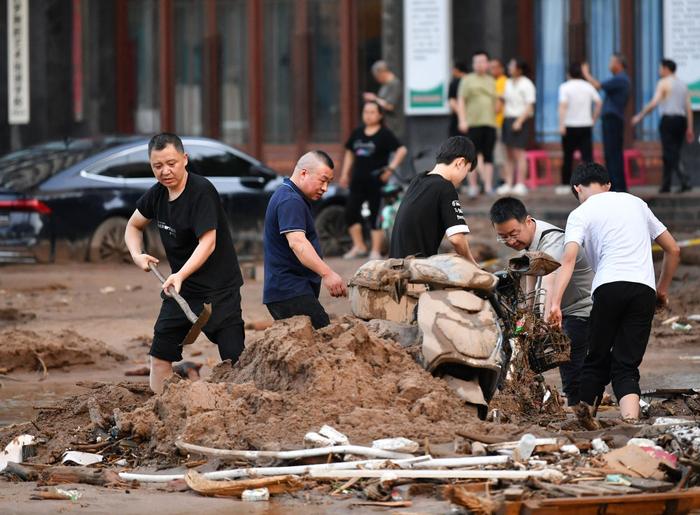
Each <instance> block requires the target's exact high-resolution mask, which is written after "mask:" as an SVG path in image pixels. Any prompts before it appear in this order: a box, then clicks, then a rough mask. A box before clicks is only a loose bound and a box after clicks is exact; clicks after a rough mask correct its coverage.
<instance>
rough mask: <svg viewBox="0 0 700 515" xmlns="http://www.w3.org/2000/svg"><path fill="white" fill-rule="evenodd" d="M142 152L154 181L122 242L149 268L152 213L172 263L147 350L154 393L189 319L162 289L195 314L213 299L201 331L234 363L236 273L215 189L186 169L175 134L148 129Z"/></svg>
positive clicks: (238, 322) (240, 339)
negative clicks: (146, 247) (146, 237)
mask: <svg viewBox="0 0 700 515" xmlns="http://www.w3.org/2000/svg"><path fill="white" fill-rule="evenodd" d="M148 158H149V160H150V163H151V169H152V170H153V174H154V175H155V177H156V179H157V180H158V182H157V183H156V184H154V185H153V186H152V187H151V188H150V189H149V190H148V191H147V192H146V193H144V195H143V196H142V197H141V198H140V199H139V200H138V201H137V203H136V210H135V211H134V213H133V215H131V219H130V220H129V223H128V224H127V228H126V233H125V241H126V244H127V246H128V248H129V252H130V253H131V257H132V259H133V260H134V263H135V264H136V266H138V267H139V268H141V269H142V270H144V271H146V272H148V271H149V270H150V268H149V265H150V263H158V260H157V259H156V258H155V257H153V256H150V255H148V254H146V253H144V252H143V231H144V229H145V228H146V226H147V225H148V223H149V222H150V221H151V220H153V219H155V220H156V225H157V226H158V229H159V232H160V237H161V240H162V242H163V247H164V248H165V254H166V256H167V258H168V261H169V263H170V268H171V269H172V274H171V275H170V276H169V277H168V278H167V279H166V281H165V283H163V292H162V294H161V297H162V298H163V303H162V305H161V310H160V314H159V315H158V320H157V321H156V325H155V327H154V335H153V344H152V345H151V350H150V351H149V354H150V356H151V373H150V385H151V389H152V390H153V391H154V392H156V393H160V392H161V391H162V390H163V381H164V380H165V379H167V378H168V377H169V376H170V375H171V374H172V363H173V362H174V361H180V360H181V359H182V347H181V345H180V344H181V342H182V340H183V339H184V338H185V336H186V335H187V332H188V331H189V329H190V328H191V326H192V324H191V323H190V321H189V320H188V319H187V318H186V317H185V314H184V313H183V312H182V310H181V309H180V307H179V306H178V305H177V303H176V302H175V299H173V298H172V297H171V296H170V295H169V294H168V293H167V292H168V291H169V289H170V288H171V287H172V288H174V289H175V291H177V292H178V293H180V294H181V295H182V296H183V297H184V298H185V300H186V301H187V303H188V304H189V305H190V307H191V308H192V310H193V311H194V312H195V313H200V312H201V311H202V306H203V304H204V303H205V302H208V303H211V304H212V314H211V317H210V318H209V321H208V322H207V324H206V325H205V326H204V328H203V332H204V334H206V335H207V337H208V338H209V339H210V340H211V341H212V342H214V343H216V344H217V345H218V347H219V355H220V356H221V359H222V360H224V359H230V360H232V361H233V362H236V361H237V360H238V357H239V356H240V354H241V353H242V352H243V348H244V340H245V334H244V329H243V319H242V317H241V296H240V287H241V285H242V284H243V278H242V276H241V270H240V268H239V266H238V259H237V257H236V252H235V250H234V249H233V242H232V240H231V233H230V231H229V226H228V221H227V219H226V214H225V212H224V209H223V206H222V205H221V199H220V198H219V194H218V192H217V191H216V189H215V188H214V186H213V185H212V184H211V183H210V182H209V181H208V180H207V179H205V178H204V177H201V176H199V175H196V174H194V173H188V172H187V169H186V168H185V167H186V166H187V154H185V150H184V147H183V145H182V141H181V140H180V138H179V137H178V136H176V135H175V134H168V133H163V134H158V135H156V136H154V137H153V138H152V139H151V141H150V142H149V144H148Z"/></svg>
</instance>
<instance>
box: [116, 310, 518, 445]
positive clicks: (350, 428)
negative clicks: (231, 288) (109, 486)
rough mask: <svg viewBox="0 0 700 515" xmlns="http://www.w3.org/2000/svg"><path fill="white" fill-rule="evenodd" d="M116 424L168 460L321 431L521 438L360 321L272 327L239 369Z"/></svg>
mask: <svg viewBox="0 0 700 515" xmlns="http://www.w3.org/2000/svg"><path fill="white" fill-rule="evenodd" d="M119 418H120V421H119V429H120V430H121V432H122V433H131V434H132V435H134V436H135V437H137V438H140V439H142V440H143V441H149V442H150V446H151V450H152V451H155V452H157V453H159V454H160V453H165V454H170V453H173V452H174V442H175V441H176V440H178V439H182V440H184V441H186V442H189V443H195V444H200V445H205V446H212V447H219V448H257V449H260V448H290V447H297V448H298V447H299V446H300V444H301V442H302V440H303V437H304V435H305V434H306V433H307V432H308V431H314V430H317V429H318V428H319V427H321V426H322V425H323V424H329V425H332V426H334V427H335V428H336V429H338V430H339V431H342V432H343V433H345V434H347V435H348V437H349V438H350V440H351V441H352V442H353V443H357V444H362V443H369V442H370V441H371V440H372V439H376V438H382V437H393V436H404V437H407V438H415V439H420V441H421V442H422V441H423V439H424V438H428V439H429V440H430V441H431V442H433V443H435V442H441V441H442V442H444V441H451V440H453V439H454V437H455V432H456V431H457V430H464V429H465V428H470V430H472V431H476V432H483V433H487V432H490V433H493V430H494V429H497V430H498V431H504V432H509V433H513V432H515V431H517V428H514V427H512V426H510V427H509V426H507V425H500V426H498V427H497V428H494V427H493V426H492V425H490V424H488V425H486V424H485V423H482V422H481V421H479V420H478V419H475V418H474V417H473V415H471V414H470V411H469V410H468V409H467V408H466V407H465V406H464V405H463V403H462V401H460V399H459V398H458V397H457V396H456V395H454V394H453V393H452V391H451V390H450V389H449V387H448V386H447V384H446V383H445V382H444V381H443V380H441V379H437V378H434V377H432V376H431V375H430V374H429V373H428V372H426V371H425V370H423V369H422V368H421V367H420V366H419V365H418V364H417V363H416V362H415V361H413V360H412V359H411V357H410V356H409V355H408V353H406V351H405V350H404V349H402V348H401V347H400V346H399V345H398V344H397V343H395V342H393V341H389V340H384V339H381V338H379V337H377V336H375V335H373V334H372V333H370V332H369V331H368V330H367V327H366V326H365V325H364V324H363V323H362V322H360V321H359V320H355V319H344V320H342V321H340V322H338V323H334V324H332V325H330V326H328V327H326V328H324V329H322V330H320V331H315V330H314V329H313V328H312V327H311V324H310V322H309V319H308V318H306V317H296V318H292V319H289V320H286V321H282V322H278V323H275V325H274V326H272V327H271V328H270V329H268V330H266V331H265V333H264V334H263V336H262V337H261V338H260V339H258V340H257V341H255V342H253V343H251V344H249V345H248V347H247V348H246V350H245V351H244V353H243V354H242V356H241V358H240V360H239V362H238V363H237V364H236V365H235V366H231V365H230V363H229V362H225V363H222V364H221V365H219V366H217V367H216V368H215V370H214V371H213V373H212V376H211V377H210V378H209V380H208V381H206V382H205V381H199V382H194V383H192V382H189V381H185V380H180V379H175V378H173V379H172V380H171V381H170V382H169V383H168V384H167V385H166V388H165V390H164V392H163V394H162V395H160V396H156V397H153V398H152V399H151V400H149V401H148V402H147V403H146V404H145V405H144V406H143V407H140V408H138V409H136V410H134V411H133V412H131V413H124V414H123V415H122V416H120V417H119ZM487 427H488V429H486V428H487Z"/></svg>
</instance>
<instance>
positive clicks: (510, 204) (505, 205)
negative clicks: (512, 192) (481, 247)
mask: <svg viewBox="0 0 700 515" xmlns="http://www.w3.org/2000/svg"><path fill="white" fill-rule="evenodd" d="M528 214H529V213H528V212H527V208H526V207H525V204H523V202H522V201H521V200H520V199H517V198H515V197H503V198H499V199H498V200H497V201H496V202H494V203H493V205H492V206H491V210H490V211H489V215H490V216H491V223H492V224H502V223H504V222H507V221H508V220H517V221H518V222H524V221H525V220H526V219H527V217H528Z"/></svg>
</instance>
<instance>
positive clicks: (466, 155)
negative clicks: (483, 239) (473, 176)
mask: <svg viewBox="0 0 700 515" xmlns="http://www.w3.org/2000/svg"><path fill="white" fill-rule="evenodd" d="M476 160H477V158H476V149H475V148H474V144H473V143H472V142H471V141H469V139H468V138H465V137H464V136H452V137H451V138H448V139H447V140H446V141H445V142H444V143H443V144H442V145H440V149H439V150H438V153H437V156H436V157H435V167H434V168H433V169H432V170H431V171H429V172H424V173H421V174H419V175H417V176H416V177H415V178H414V179H413V180H412V181H411V184H410V185H409V186H408V190H406V194H405V195H404V196H403V199H402V200H401V205H400V206H399V210H398V212H397V213H396V220H395V221H394V229H393V231H392V233H391V250H390V252H389V257H392V258H405V257H408V256H416V257H424V258H426V257H430V256H433V255H435V254H437V253H438V249H439V248H440V242H441V241H442V238H443V237H444V236H446V237H447V239H448V240H449V241H450V243H451V244H452V246H453V247H454V250H455V252H457V253H458V254H459V255H461V256H463V257H464V258H466V259H468V260H469V261H471V262H472V263H474V264H476V261H475V260H474V256H472V253H471V250H470V249H469V242H468V241H467V236H466V235H467V234H468V233H469V227H468V226H467V223H466V221H465V220H464V214H463V213H462V206H461V205H460V203H459V198H458V196H457V190H456V188H458V187H459V185H460V184H462V181H464V179H465V178H466V177H467V174H468V173H469V172H471V171H473V170H474V168H475V167H476Z"/></svg>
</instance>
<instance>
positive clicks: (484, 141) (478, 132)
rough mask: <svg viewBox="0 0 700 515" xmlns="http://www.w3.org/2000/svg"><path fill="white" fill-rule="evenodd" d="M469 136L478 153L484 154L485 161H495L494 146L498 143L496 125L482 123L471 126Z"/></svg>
mask: <svg viewBox="0 0 700 515" xmlns="http://www.w3.org/2000/svg"><path fill="white" fill-rule="evenodd" d="M467 138H469V139H470V140H472V143H474V146H475V147H476V153H477V154H481V155H482V156H484V162H485V163H493V147H494V145H495V144H496V127H490V126H488V125H480V126H479V127H469V130H468V131H467Z"/></svg>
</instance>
